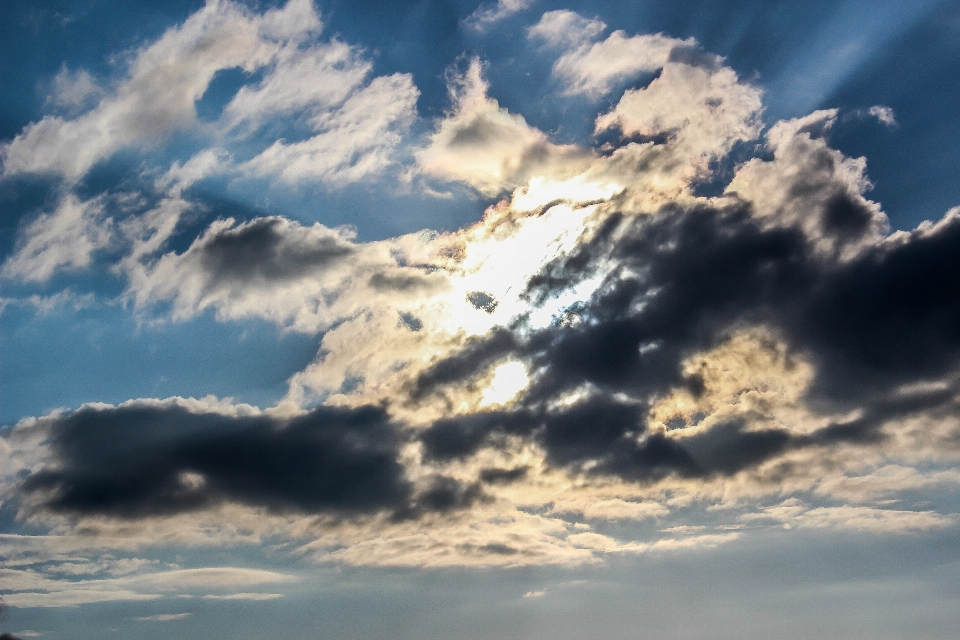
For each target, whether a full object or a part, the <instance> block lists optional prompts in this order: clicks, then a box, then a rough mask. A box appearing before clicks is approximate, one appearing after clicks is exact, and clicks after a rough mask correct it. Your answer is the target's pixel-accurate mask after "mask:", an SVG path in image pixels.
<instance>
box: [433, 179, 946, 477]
mask: <svg viewBox="0 0 960 640" xmlns="http://www.w3.org/2000/svg"><path fill="white" fill-rule="evenodd" d="M862 209H863V208H862V207H859V205H858V203H856V202H854V201H853V200H850V199H843V198H842V197H840V196H837V197H834V198H832V199H830V200H828V202H827V204H826V206H825V207H824V212H825V213H824V218H823V220H824V224H823V225H822V232H823V233H824V234H829V236H830V237H829V238H828V239H829V240H830V241H831V242H832V243H833V244H832V246H840V247H844V246H850V247H854V246H856V245H855V243H857V242H860V241H861V236H862V235H863V232H864V231H865V229H866V227H867V226H868V225H869V223H870V221H871V220H872V217H873V214H872V212H870V211H868V210H862ZM612 220H613V221H612V222H610V223H609V224H608V227H607V228H606V229H604V230H602V231H601V233H599V234H597V236H596V237H595V238H594V239H593V240H592V241H590V242H588V243H585V244H582V245H581V246H580V247H579V248H578V249H576V250H575V251H574V252H572V253H571V254H570V255H568V256H564V257H562V258H559V259H558V260H556V261H554V262H553V263H552V264H550V265H548V266H547V267H546V268H545V269H544V270H543V271H542V272H541V273H540V274H538V275H537V276H535V277H534V278H533V279H531V281H530V283H529V288H528V292H527V295H528V297H529V298H530V299H531V300H537V301H543V300H546V299H547V298H550V297H552V296H554V295H557V294H558V293H559V292H561V291H562V290H563V289H565V288H567V287H569V286H571V285H572V284H575V283H576V282H578V281H580V280H582V279H584V278H587V277H589V276H591V275H593V274H595V273H596V272H597V269H598V268H600V265H603V264H615V265H617V267H616V268H615V270H614V271H613V272H612V273H611V274H610V275H609V276H608V277H607V278H606V281H605V282H604V283H603V285H602V286H601V287H600V288H599V289H598V291H597V292H596V293H595V294H594V295H593V296H592V298H591V299H590V300H589V301H588V302H587V303H585V304H583V305H582V306H580V307H578V308H577V309H576V311H577V313H578V314H579V315H580V317H582V319H583V322H582V323H578V324H576V325H570V324H569V323H560V324H558V325H555V326H552V327H549V328H546V329H543V330H539V331H535V332H532V333H530V334H529V335H527V336H526V337H524V338H523V339H521V338H519V337H513V338H511V337H510V335H507V333H506V330H502V329H501V330H499V331H498V332H497V333H493V334H491V335H489V336H488V337H486V338H483V339H476V340H474V341H472V342H471V343H470V344H469V345H468V346H467V347H466V348H465V349H464V351H463V352H462V353H460V354H457V355H454V356H453V357H451V358H450V359H448V360H445V361H441V362H439V363H436V364H435V365H434V367H433V368H432V369H431V370H430V371H428V373H427V374H425V375H423V376H421V378H420V381H419V383H420V389H421V390H426V389H428V388H430V387H431V386H442V385H445V384H451V383H460V382H462V381H464V380H468V379H469V378H470V377H471V375H474V374H476V373H478V372H480V371H481V370H482V369H483V368H485V367H487V366H489V365H490V364H491V363H492V362H495V361H496V360H498V359H503V358H505V357H508V356H509V357H518V358H522V359H524V360H526V362H527V363H528V365H529V367H530V370H531V371H532V372H534V374H538V373H539V375H534V377H533V382H532V383H531V385H530V387H529V388H528V389H527V390H526V391H525V393H524V395H523V397H522V398H521V400H520V406H519V408H517V409H514V410H510V411H495V412H487V413H482V414H476V415H473V416H463V417H456V418H450V419H446V420H441V421H439V422H437V423H435V424H434V425H433V426H432V427H431V428H430V429H429V430H428V431H427V432H426V433H425V434H424V436H423V439H424V444H425V446H426V450H427V452H428V454H429V455H432V456H435V457H439V458H445V457H458V456H463V455H467V454H469V453H470V452H472V451H474V450H476V449H477V448H478V447H481V446H483V445H485V444H489V443H493V442H495V441H496V439H497V438H498V437H500V436H501V435H506V434H510V433H522V434H525V435H531V436H533V437H535V438H536V439H537V440H538V441H539V442H540V443H541V444H542V445H543V446H544V448H545V450H546V452H547V457H548V460H549V461H550V462H551V463H553V464H556V465H561V466H570V467H576V466H579V465H582V464H584V463H587V462H590V465H589V468H591V469H593V470H594V471H595V472H602V473H615V474H617V475H620V476H622V477H626V478H634V479H649V478H657V477H661V476H663V475H665V474H669V473H675V474H679V475H683V476H710V475H717V474H720V475H727V474H732V473H735V472H737V471H739V470H742V469H745V468H749V467H752V466H755V465H757V464H759V463H761V462H763V461H764V460H768V459H770V458H771V457H774V456H777V455H779V454H781V453H783V452H784V451H787V450H789V449H791V448H796V447H807V446H832V445H835V444H836V443H838V442H852V443H860V444H870V443H875V442H878V441H879V440H882V439H883V438H884V434H883V431H882V429H883V425H884V424H885V422H887V421H888V420H890V419H893V418H902V417H907V416H910V415H916V414H918V413H920V412H925V411H941V412H955V411H956V407H955V406H954V404H953V401H952V399H953V397H954V396H955V391H954V389H955V385H952V384H951V385H948V386H947V387H940V388H937V389H936V390H933V391H926V392H917V393H907V392H898V391H897V390H898V388H900V387H902V386H904V385H909V384H912V383H918V382H925V381H930V380H936V379H939V378H942V377H943V376H944V375H947V374H950V373H951V372H952V371H954V370H955V369H956V368H957V366H958V364H960V217H958V216H950V217H948V218H946V219H945V220H944V221H942V222H941V223H940V224H939V225H938V226H937V227H936V228H932V229H931V228H926V229H921V230H918V231H916V232H914V233H913V234H912V235H910V236H909V237H908V238H901V239H899V240H897V239H891V240H888V241H883V242H880V243H877V244H875V245H870V246H867V247H866V248H863V249H861V250H860V252H859V253H858V254H857V257H855V258H853V259H850V260H846V261H843V260H840V259H839V258H837V257H836V256H838V255H841V253H840V252H836V253H831V254H829V255H828V254H825V253H824V252H822V251H818V250H817V248H816V243H817V242H818V241H820V240H822V239H823V238H822V237H820V238H814V239H810V238H809V237H808V236H807V235H806V234H805V233H804V231H802V230H801V229H800V228H798V227H792V226H786V227H774V226H769V225H766V226H761V224H760V223H759V222H758V221H757V220H756V218H754V217H753V216H752V215H751V212H750V210H749V208H748V207H746V206H745V205H744V206H733V207H730V208H727V209H714V208H709V207H701V208H696V209H691V210H685V209H681V208H678V207H675V206H671V207H666V208H664V209H663V210H662V211H661V212H660V213H658V214H657V215H653V216H645V217H630V218H626V217H624V218H614V219H612ZM758 325H762V326H765V327H767V328H768V329H769V330H771V331H772V332H773V333H774V335H776V336H777V337H778V338H779V339H782V340H784V341H785V342H786V343H787V345H788V347H789V349H790V351H791V353H794V354H799V355H802V356H803V357H804V358H805V359H807V360H808V361H810V362H811V363H812V364H813V365H814V368H815V379H814V382H813V386H812V389H811V391H810V393H809V397H808V400H809V401H811V402H813V406H820V407H822V408H826V409H834V410H836V409H842V410H853V409H857V410H859V416H860V417H858V418H857V419H855V420H852V421H850V422H846V423H843V424H835V425H831V426H828V427H826V428H824V429H821V430H820V431H818V432H815V433H813V434H811V435H809V436H797V435H793V434H791V433H790V432H787V431H781V430H775V429H773V430H760V431H758V430H756V429H748V428H746V427H747V425H746V424H744V423H743V422H740V421H732V422H728V423H726V424H722V425H719V426H714V427H712V428H711V429H709V430H706V431H703V432H701V433H698V434H697V435H695V436H692V437H684V438H671V437H667V436H665V435H662V434H659V433H651V432H647V431H646V415H647V412H648V410H649V403H650V402H651V401H652V400H653V399H654V398H656V397H660V396H663V395H664V394H666V393H668V392H669V391H670V390H671V389H673V388H676V387H678V386H684V387H686V388H687V389H688V390H689V391H690V392H691V393H693V394H694V396H697V395H699V394H700V393H702V391H703V389H704V387H703V381H702V380H700V379H699V377H698V376H697V375H696V374H694V375H692V376H691V375H686V374H684V369H683V365H684V362H685V360H686V359H687V358H689V357H690V356H692V355H693V354H695V353H698V352H703V351H705V350H709V349H711V348H714V347H717V346H719V345H720V344H722V343H723V342H724V341H725V340H727V339H728V338H729V337H730V336H731V335H732V334H733V333H734V332H735V331H737V330H740V329H744V328H747V327H751V326H758ZM445 373H449V374H450V375H444V374H445ZM582 388H590V389H593V390H594V391H593V392H591V394H589V395H588V396H587V397H586V398H585V399H581V400H579V401H577V402H575V403H573V404H559V403H557V402H556V400H558V399H559V398H560V397H562V396H563V395H564V394H567V393H570V392H572V391H574V390H576V389H582ZM558 407H559V408H558Z"/></svg>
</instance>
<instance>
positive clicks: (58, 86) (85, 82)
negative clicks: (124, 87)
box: [46, 65, 104, 110]
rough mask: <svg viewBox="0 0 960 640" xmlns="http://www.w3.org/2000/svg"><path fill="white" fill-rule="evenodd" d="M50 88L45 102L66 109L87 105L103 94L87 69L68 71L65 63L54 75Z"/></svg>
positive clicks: (80, 107)
mask: <svg viewBox="0 0 960 640" xmlns="http://www.w3.org/2000/svg"><path fill="white" fill-rule="evenodd" d="M50 89H51V91H50V95H48V96H47V99H46V103H47V104H49V105H52V106H54V107H59V108H62V109H67V110H75V109H82V108H84V107H88V106H90V105H91V104H92V103H95V102H96V101H97V100H98V99H99V98H100V97H102V96H103V94H104V90H103V88H102V87H101V86H99V85H98V84H97V83H96V81H95V80H94V79H93V76H91V75H90V73H89V72H88V71H86V70H85V69H80V70H78V71H70V70H69V69H67V67H66V65H64V66H63V67H61V68H60V71H59V73H57V75H56V76H54V78H53V82H52V83H51V87H50Z"/></svg>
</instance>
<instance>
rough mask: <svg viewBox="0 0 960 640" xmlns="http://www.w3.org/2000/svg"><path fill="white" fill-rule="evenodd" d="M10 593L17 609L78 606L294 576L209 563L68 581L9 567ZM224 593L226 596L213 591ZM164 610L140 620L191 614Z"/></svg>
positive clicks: (278, 581) (286, 579)
mask: <svg viewBox="0 0 960 640" xmlns="http://www.w3.org/2000/svg"><path fill="white" fill-rule="evenodd" d="M0 578H2V579H3V581H4V584H5V585H6V589H7V592H8V595H6V596H5V599H6V600H7V601H8V602H9V603H10V604H12V605H13V606H16V607H24V608H30V607H42V608H47V607H73V606H78V605H82V604H93V603H98V602H122V601H149V600H158V599H161V598H163V597H166V596H168V595H170V594H171V593H177V592H182V591H192V590H198V589H199V590H211V589H213V590H221V591H222V590H232V589H237V588H243V587H251V586H259V585H267V584H284V583H290V582H293V581H294V580H295V578H294V577H292V576H289V575H286V574H281V573H277V572H273V571H263V570H257V569H243V568H237V567H206V568H200V569H179V570H172V571H161V572H154V573H144V574H137V575H132V576H126V577H122V578H107V579H90V580H64V579H61V578H50V577H48V576H46V575H44V574H43V573H41V572H39V571H35V570H15V569H5V570H3V571H2V572H0ZM212 595H214V596H217V597H220V596H221V595H223V594H212ZM250 595H258V594H249V593H237V594H225V595H223V597H226V598H231V597H232V596H241V597H238V598H236V599H249V598H247V596H250ZM172 615H173V617H170V616H171V614H160V615H159V616H149V617H146V618H137V619H138V620H140V619H142V620H145V621H153V622H165V621H168V620H177V619H181V618H183V617H186V616H187V615H190V614H172Z"/></svg>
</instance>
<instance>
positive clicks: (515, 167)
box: [418, 58, 591, 195]
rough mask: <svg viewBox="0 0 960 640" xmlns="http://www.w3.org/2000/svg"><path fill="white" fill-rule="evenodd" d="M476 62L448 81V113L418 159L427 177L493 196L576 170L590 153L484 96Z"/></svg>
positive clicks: (587, 159) (485, 84) (480, 66)
mask: <svg viewBox="0 0 960 640" xmlns="http://www.w3.org/2000/svg"><path fill="white" fill-rule="evenodd" d="M482 72H483V69H482V65H481V63H480V60H479V59H477V58H473V59H471V60H470V63H469V66H468V67H467V69H466V71H464V72H463V73H462V74H458V75H453V76H452V77H451V78H450V82H449V89H450V95H451V99H452V101H453V109H452V111H451V112H450V113H449V114H448V115H447V116H446V117H445V118H443V119H442V120H441V121H440V122H439V123H438V126H437V130H436V132H435V133H434V134H433V135H432V136H431V138H430V144H429V145H428V146H427V147H426V148H425V149H423V150H422V151H421V152H420V154H419V156H418V163H419V166H420V169H421V170H422V171H423V172H425V173H426V174H428V175H430V176H436V177H439V178H444V179H447V180H457V181H461V182H464V183H466V184H468V185H470V186H471V187H474V188H475V189H477V190H478V191H479V192H480V193H483V194H486V195H497V194H500V193H502V192H504V191H508V190H512V189H513V188H514V187H516V186H519V185H522V184H524V183H526V182H527V181H529V180H530V179H531V178H532V177H534V176H537V175H547V176H550V177H561V176H564V174H567V175H570V174H573V173H576V172H577V169H580V170H582V169H583V168H585V165H586V163H587V162H589V159H590V156H591V154H590V153H589V152H588V151H587V150H584V149H579V148H577V147H575V146H573V145H556V144H553V143H552V142H550V141H549V140H548V139H547V136H546V135H545V134H544V133H543V132H541V131H539V130H538V129H535V128H534V127H532V126H530V125H529V124H527V122H526V121H525V120H524V119H523V117H522V116H519V115H516V114H511V113H509V112H508V111H507V110H506V109H504V108H502V107H501V106H500V105H499V104H498V103H497V101H496V100H494V99H493V98H490V97H489V96H488V95H487V92H488V90H489V84H488V83H487V81H486V80H484V78H483V75H482Z"/></svg>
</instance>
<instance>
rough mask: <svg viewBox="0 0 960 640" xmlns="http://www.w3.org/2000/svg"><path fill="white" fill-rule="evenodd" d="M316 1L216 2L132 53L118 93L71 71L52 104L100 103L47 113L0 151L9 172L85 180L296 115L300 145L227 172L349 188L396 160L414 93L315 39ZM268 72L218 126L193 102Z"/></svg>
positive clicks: (402, 81) (347, 49)
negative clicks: (130, 154) (125, 163)
mask: <svg viewBox="0 0 960 640" xmlns="http://www.w3.org/2000/svg"><path fill="white" fill-rule="evenodd" d="M321 27H322V25H321V22H320V18H319V16H318V15H317V14H316V11H315V9H314V7H313V4H312V2H310V0H290V1H289V2H288V3H287V4H286V5H285V6H284V7H283V8H280V9H271V10H269V11H267V12H265V13H263V14H261V15H256V14H252V13H251V12H250V11H249V10H247V9H246V8H245V7H243V6H242V5H238V4H235V3H233V2H229V1H224V2H214V3H209V4H207V5H206V6H205V7H204V8H203V9H201V10H200V11H198V12H197V13H195V14H194V15H192V16H190V18H188V19H187V20H186V21H185V22H184V23H183V24H182V25H180V26H178V27H175V28H172V29H170V30H168V31H167V32H166V33H165V34H164V35H163V36H162V37H161V38H160V39H159V40H158V41H156V42H154V43H153V44H150V45H149V46H146V47H144V48H142V49H140V50H139V51H137V52H136V53H135V54H134V56H133V57H132V59H131V60H130V62H129V70H128V74H127V76H126V77H125V78H124V79H123V80H122V81H120V82H118V83H116V86H115V87H114V88H113V89H112V90H111V91H107V90H105V89H104V90H101V89H98V88H96V87H93V86H92V84H91V83H92V81H90V80H89V78H90V76H89V74H87V73H86V72H83V71H79V72H77V73H76V74H74V75H70V74H68V73H67V72H66V70H64V71H63V72H62V73H61V74H60V75H58V76H57V79H56V81H55V83H54V84H55V87H56V93H55V96H54V97H53V98H52V99H51V100H52V101H53V102H54V103H57V104H60V103H69V104H71V105H74V104H76V105H79V104H81V103H84V102H85V101H86V102H89V101H90V100H93V99H95V98H98V99H99V102H98V103H97V104H96V106H95V107H94V108H92V109H90V110H88V111H86V112H85V113H82V114H80V115H77V116H76V117H74V118H72V119H71V118H66V119H65V118H64V117H61V116H46V117H44V118H43V119H42V120H41V121H39V122H35V123H33V124H30V125H28V126H27V127H26V128H25V129H24V130H23V131H22V132H21V133H20V134H19V135H17V136H16V137H15V138H14V139H13V140H12V141H11V142H9V143H7V144H5V145H4V146H3V147H2V149H0V151H2V157H3V173H4V175H8V176H11V175H19V174H25V173H54V174H60V175H62V176H64V177H66V178H67V179H68V180H69V181H77V180H79V179H80V178H82V177H83V176H84V175H85V174H86V173H87V172H88V171H89V170H90V169H91V168H92V167H93V166H94V165H95V164H96V163H98V162H100V161H101V160H104V159H106V158H109V157H110V156H112V155H113V154H114V153H116V152H117V151H119V150H121V149H124V148H129V147H134V148H155V147H156V146H158V145H160V144H162V143H164V142H167V141H169V140H170V137H171V136H172V135H173V134H175V133H177V132H190V133H191V134H193V135H194V136H197V137H199V138H200V139H203V138H204V137H206V138H212V139H217V138H219V140H218V142H219V143H220V144H223V143H224V142H227V143H232V144H238V143H239V144H240V146H241V147H242V148H243V149H244V151H245V152H246V153H247V154H249V151H248V150H249V148H250V146H251V145H250V142H249V139H250V136H251V135H252V134H253V133H255V132H256V131H257V130H258V129H261V128H262V127H263V126H265V125H267V124H273V125H277V124H278V123H279V122H281V121H282V122H289V121H290V120H291V119H292V118H298V119H299V120H300V122H301V124H302V125H304V126H306V127H307V128H308V130H309V131H310V135H309V136H308V137H306V138H304V139H301V140H299V141H295V142H292V143H285V142H283V141H282V140H276V141H275V142H273V144H271V145H269V146H267V147H266V148H263V149H261V150H259V151H258V152H257V153H255V154H254V157H252V158H248V159H247V160H246V161H245V162H241V163H239V164H238V165H237V166H235V167H229V166H228V167H222V168H220V171H221V172H226V171H227V170H231V171H240V172H241V173H244V174H246V175H250V176H256V177H268V178H271V179H280V180H282V181H285V182H291V183H292V182H300V181H304V180H315V181H320V182H324V183H327V184H330V185H342V184H346V183H350V182H354V181H356V180H358V179H360V178H362V177H364V176H367V175H370V174H375V173H378V172H380V171H382V170H383V169H384V168H385V167H387V166H389V165H391V164H392V163H393V152H394V150H395V148H396V147H397V146H398V144H399V143H400V141H401V139H402V137H403V135H404V134H405V133H406V131H407V128H408V127H409V125H410V124H411V122H412V120H413V119H414V117H415V115H416V100H417V97H418V96H419V92H418V91H417V89H416V87H414V86H413V82H412V79H411V76H410V75H409V74H396V75H393V76H388V77H379V78H374V79H373V80H371V81H369V82H368V81H367V76H368V75H369V74H370V70H371V66H372V65H371V63H370V62H369V61H368V60H366V59H365V58H364V57H363V56H362V55H361V53H360V50H359V49H358V48H356V47H351V46H350V45H347V44H344V43H342V42H339V41H337V40H330V41H327V42H313V41H314V40H316V38H317V36H318V34H319V33H320V31H321ZM234 68H240V69H242V70H243V71H244V72H246V73H247V74H252V73H253V72H254V71H258V70H264V76H263V78H262V79H261V80H260V81H259V82H258V83H256V84H246V85H244V86H242V87H241V88H240V89H239V90H238V91H237V93H236V94H235V95H234V96H233V97H232V99H231V100H230V102H229V103H228V104H227V105H226V107H225V108H224V109H223V112H222V114H219V118H218V120H217V121H216V122H215V123H213V124H212V125H205V124H203V123H201V122H200V121H199V119H198V117H197V113H196V103H197V102H198V101H199V100H201V98H203V96H204V94H205V93H206V91H207V89H208V87H209V86H210V83H211V81H212V80H213V79H214V76H215V75H216V74H217V72H219V71H224V70H230V69H234Z"/></svg>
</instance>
